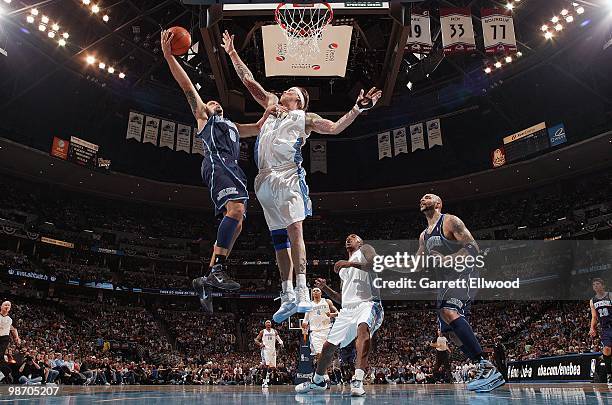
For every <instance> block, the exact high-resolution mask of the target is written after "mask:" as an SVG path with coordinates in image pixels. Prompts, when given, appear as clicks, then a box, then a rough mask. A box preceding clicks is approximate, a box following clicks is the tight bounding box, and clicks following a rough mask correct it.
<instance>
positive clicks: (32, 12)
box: [30, 8, 38, 15]
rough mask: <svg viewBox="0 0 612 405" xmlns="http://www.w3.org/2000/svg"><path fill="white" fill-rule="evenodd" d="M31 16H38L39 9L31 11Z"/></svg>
mask: <svg viewBox="0 0 612 405" xmlns="http://www.w3.org/2000/svg"><path fill="white" fill-rule="evenodd" d="M30 14H32V15H38V9H37V8H33V9H32V10H30Z"/></svg>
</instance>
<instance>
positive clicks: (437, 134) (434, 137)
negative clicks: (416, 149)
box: [427, 118, 442, 149]
mask: <svg viewBox="0 0 612 405" xmlns="http://www.w3.org/2000/svg"><path fill="white" fill-rule="evenodd" d="M427 143H428V144H429V149H431V148H432V147H434V146H435V145H440V146H442V129H441V128H440V119H439V118H437V119H435V120H430V121H427Z"/></svg>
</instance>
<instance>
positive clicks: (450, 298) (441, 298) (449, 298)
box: [437, 270, 479, 332]
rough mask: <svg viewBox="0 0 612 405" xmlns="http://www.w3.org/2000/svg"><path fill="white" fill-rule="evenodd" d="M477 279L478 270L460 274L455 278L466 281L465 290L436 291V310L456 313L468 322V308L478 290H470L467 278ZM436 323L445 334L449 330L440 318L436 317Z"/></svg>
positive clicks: (442, 289)
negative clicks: (437, 322)
mask: <svg viewBox="0 0 612 405" xmlns="http://www.w3.org/2000/svg"><path fill="white" fill-rule="evenodd" d="M470 277H472V278H478V277H479V272H478V270H472V271H471V272H469V273H467V274H462V275H460V277H457V278H459V279H460V278H465V279H466V287H465V288H441V289H439V290H438V300H437V309H438V311H439V310H441V309H450V310H453V311H456V312H457V313H458V314H459V315H460V316H462V317H464V318H465V320H466V321H468V322H469V319H470V306H471V305H472V302H473V301H474V298H475V297H476V293H477V292H478V289H476V288H470V286H469V278H470ZM438 321H439V323H440V330H441V331H442V332H447V331H450V330H451V327H450V326H449V325H448V324H447V323H446V322H444V321H443V320H442V318H440V315H438Z"/></svg>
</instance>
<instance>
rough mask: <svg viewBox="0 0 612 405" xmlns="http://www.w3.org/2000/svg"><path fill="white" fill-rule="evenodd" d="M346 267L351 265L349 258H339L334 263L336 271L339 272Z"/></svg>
mask: <svg viewBox="0 0 612 405" xmlns="http://www.w3.org/2000/svg"><path fill="white" fill-rule="evenodd" d="M345 267H351V263H350V262H349V261H348V260H338V261H337V262H336V264H334V271H335V272H336V273H338V272H339V271H340V270H341V269H343V268H345Z"/></svg>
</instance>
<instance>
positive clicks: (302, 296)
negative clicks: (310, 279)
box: [296, 287, 313, 314]
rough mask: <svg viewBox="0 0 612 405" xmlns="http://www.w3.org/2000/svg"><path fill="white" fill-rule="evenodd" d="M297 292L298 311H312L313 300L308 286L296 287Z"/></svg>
mask: <svg viewBox="0 0 612 405" xmlns="http://www.w3.org/2000/svg"><path fill="white" fill-rule="evenodd" d="M296 293H297V311H298V312H299V313H301V314H303V313H304V312H310V311H312V307H313V305H312V301H311V300H310V294H309V291H308V287H302V288H296Z"/></svg>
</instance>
